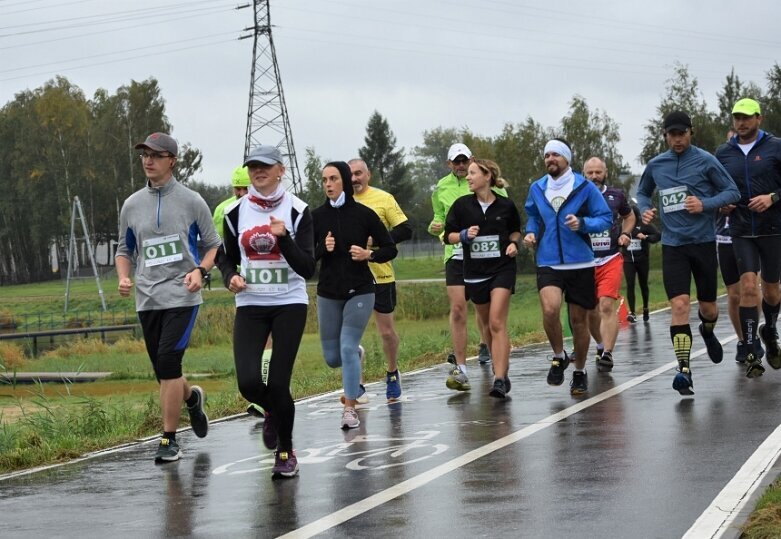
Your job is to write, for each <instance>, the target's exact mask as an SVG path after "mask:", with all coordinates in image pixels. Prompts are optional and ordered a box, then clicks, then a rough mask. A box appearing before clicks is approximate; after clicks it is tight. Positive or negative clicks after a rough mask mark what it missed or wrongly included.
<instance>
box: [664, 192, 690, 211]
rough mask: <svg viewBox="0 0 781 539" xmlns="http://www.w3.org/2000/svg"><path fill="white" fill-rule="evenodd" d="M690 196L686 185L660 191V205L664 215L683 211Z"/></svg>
mask: <svg viewBox="0 0 781 539" xmlns="http://www.w3.org/2000/svg"><path fill="white" fill-rule="evenodd" d="M687 196H689V191H688V189H687V187H686V186H685V185H679V186H678V187H671V188H669V189H662V190H661V191H659V203H660V205H661V207H662V213H672V212H675V211H681V210H682V209H683V201H684V200H686V197H687Z"/></svg>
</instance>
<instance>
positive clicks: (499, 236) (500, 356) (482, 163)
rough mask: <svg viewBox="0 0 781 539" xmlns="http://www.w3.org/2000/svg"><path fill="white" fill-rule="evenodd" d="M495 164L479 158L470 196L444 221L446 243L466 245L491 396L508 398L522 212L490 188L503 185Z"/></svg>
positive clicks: (471, 173) (472, 169) (467, 280)
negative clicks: (486, 331)
mask: <svg viewBox="0 0 781 539" xmlns="http://www.w3.org/2000/svg"><path fill="white" fill-rule="evenodd" d="M499 176H500V170H499V167H498V166H497V164H496V163H494V162H493V161H489V160H488V159H475V160H474V162H472V163H471V164H470V165H469V170H468V172H467V181H468V182H469V190H470V191H472V194H471V195H465V196H462V197H460V198H458V199H457V200H456V201H455V202H454V203H453V205H452V206H451V207H450V211H449V212H448V214H447V219H446V221H445V242H447V243H450V244H455V243H458V242H461V243H462V245H463V246H464V284H465V286H466V293H467V296H468V297H469V299H470V300H472V303H474V304H475V309H476V310H477V314H478V316H480V318H481V319H482V321H483V323H484V324H485V325H486V327H489V328H490V337H491V339H490V342H488V343H486V344H487V345H488V347H489V348H490V350H491V357H492V358H493V367H494V383H493V386H492V388H491V391H490V393H489V394H490V395H491V396H492V397H497V398H504V397H505V395H506V394H507V392H508V391H509V390H510V378H509V377H508V371H509V366H510V365H509V363H510V337H509V335H508V334H507V316H508V313H509V310H510V296H511V295H512V294H513V293H514V292H515V273H516V264H515V256H516V255H517V254H518V242H519V241H520V239H521V216H520V213H519V212H518V208H516V207H515V204H513V202H512V201H511V200H510V199H509V198H504V197H497V196H496V195H495V194H494V192H493V191H492V190H491V188H492V187H494V186H499V187H504V186H505V182H504V180H503V179H501V178H500V177H499Z"/></svg>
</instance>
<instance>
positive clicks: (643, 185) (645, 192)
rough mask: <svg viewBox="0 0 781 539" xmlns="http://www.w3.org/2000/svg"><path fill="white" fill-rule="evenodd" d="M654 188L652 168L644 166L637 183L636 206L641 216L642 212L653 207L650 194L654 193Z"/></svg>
mask: <svg viewBox="0 0 781 539" xmlns="http://www.w3.org/2000/svg"><path fill="white" fill-rule="evenodd" d="M655 189H656V182H655V181H654V175H653V172H652V169H651V167H650V166H646V167H645V170H644V171H643V175H642V176H641V177H640V183H639V184H638V185H637V207H638V209H639V210H640V215H641V216H642V215H643V212H645V211H646V210H650V209H651V208H653V206H654V205H653V203H652V202H651V195H653V194H654V190H655Z"/></svg>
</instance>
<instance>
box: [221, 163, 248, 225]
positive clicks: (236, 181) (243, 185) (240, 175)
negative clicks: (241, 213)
mask: <svg viewBox="0 0 781 539" xmlns="http://www.w3.org/2000/svg"><path fill="white" fill-rule="evenodd" d="M231 186H232V187H233V196H232V197H230V198H228V199H225V200H223V201H222V202H220V203H219V204H218V205H217V207H216V208H214V216H213V217H212V221H214V228H215V229H217V234H219V235H220V237H222V220H223V219H224V218H225V208H227V207H228V206H230V205H231V204H233V203H234V202H236V201H237V200H238V199H240V198H241V197H243V196H244V195H246V194H247V190H248V189H249V172H247V167H236V168H235V169H234V170H233V174H232V175H231Z"/></svg>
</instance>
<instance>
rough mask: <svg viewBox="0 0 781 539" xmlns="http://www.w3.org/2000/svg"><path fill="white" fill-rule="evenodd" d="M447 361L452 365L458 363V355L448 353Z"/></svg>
mask: <svg viewBox="0 0 781 539" xmlns="http://www.w3.org/2000/svg"><path fill="white" fill-rule="evenodd" d="M447 362H448V363H450V364H451V365H455V364H456V355H455V354H448V355H447Z"/></svg>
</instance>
